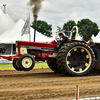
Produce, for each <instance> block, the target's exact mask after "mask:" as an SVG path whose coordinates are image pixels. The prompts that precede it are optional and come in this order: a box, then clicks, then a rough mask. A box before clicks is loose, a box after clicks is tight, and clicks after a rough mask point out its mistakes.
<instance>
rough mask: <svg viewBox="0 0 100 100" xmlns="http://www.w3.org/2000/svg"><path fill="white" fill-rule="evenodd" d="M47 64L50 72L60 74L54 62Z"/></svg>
mask: <svg viewBox="0 0 100 100" xmlns="http://www.w3.org/2000/svg"><path fill="white" fill-rule="evenodd" d="M47 64H48V66H49V68H50V69H51V70H52V71H54V72H55V73H60V70H59V69H58V66H57V64H56V62H51V61H47Z"/></svg>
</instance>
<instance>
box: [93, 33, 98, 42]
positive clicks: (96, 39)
mask: <svg viewBox="0 0 100 100" xmlns="http://www.w3.org/2000/svg"><path fill="white" fill-rule="evenodd" d="M92 39H93V41H94V42H97V43H100V32H99V33H98V35H97V36H96V37H94V35H92Z"/></svg>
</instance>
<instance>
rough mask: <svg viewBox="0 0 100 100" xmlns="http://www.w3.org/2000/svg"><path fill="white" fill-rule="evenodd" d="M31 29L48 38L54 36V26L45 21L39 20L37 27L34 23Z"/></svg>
mask: <svg viewBox="0 0 100 100" xmlns="http://www.w3.org/2000/svg"><path fill="white" fill-rule="evenodd" d="M31 27H32V28H34V29H36V30H37V31H38V32H40V33H42V34H43V35H46V36H48V37H51V35H52V25H50V24H48V23H47V22H45V21H41V20H38V21H37V25H36V27H35V22H33V23H32V25H31Z"/></svg>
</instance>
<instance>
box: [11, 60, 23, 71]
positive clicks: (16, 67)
mask: <svg viewBox="0 0 100 100" xmlns="http://www.w3.org/2000/svg"><path fill="white" fill-rule="evenodd" d="M13 67H14V68H15V69H16V70H18V71H22V69H21V68H20V67H19V66H18V59H14V60H13Z"/></svg>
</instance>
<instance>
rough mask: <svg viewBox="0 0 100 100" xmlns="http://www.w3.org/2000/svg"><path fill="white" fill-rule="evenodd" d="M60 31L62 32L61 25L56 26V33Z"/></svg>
mask: <svg viewBox="0 0 100 100" xmlns="http://www.w3.org/2000/svg"><path fill="white" fill-rule="evenodd" d="M60 32H62V33H63V29H62V28H61V27H59V26H57V31H56V33H57V34H58V33H60Z"/></svg>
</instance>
